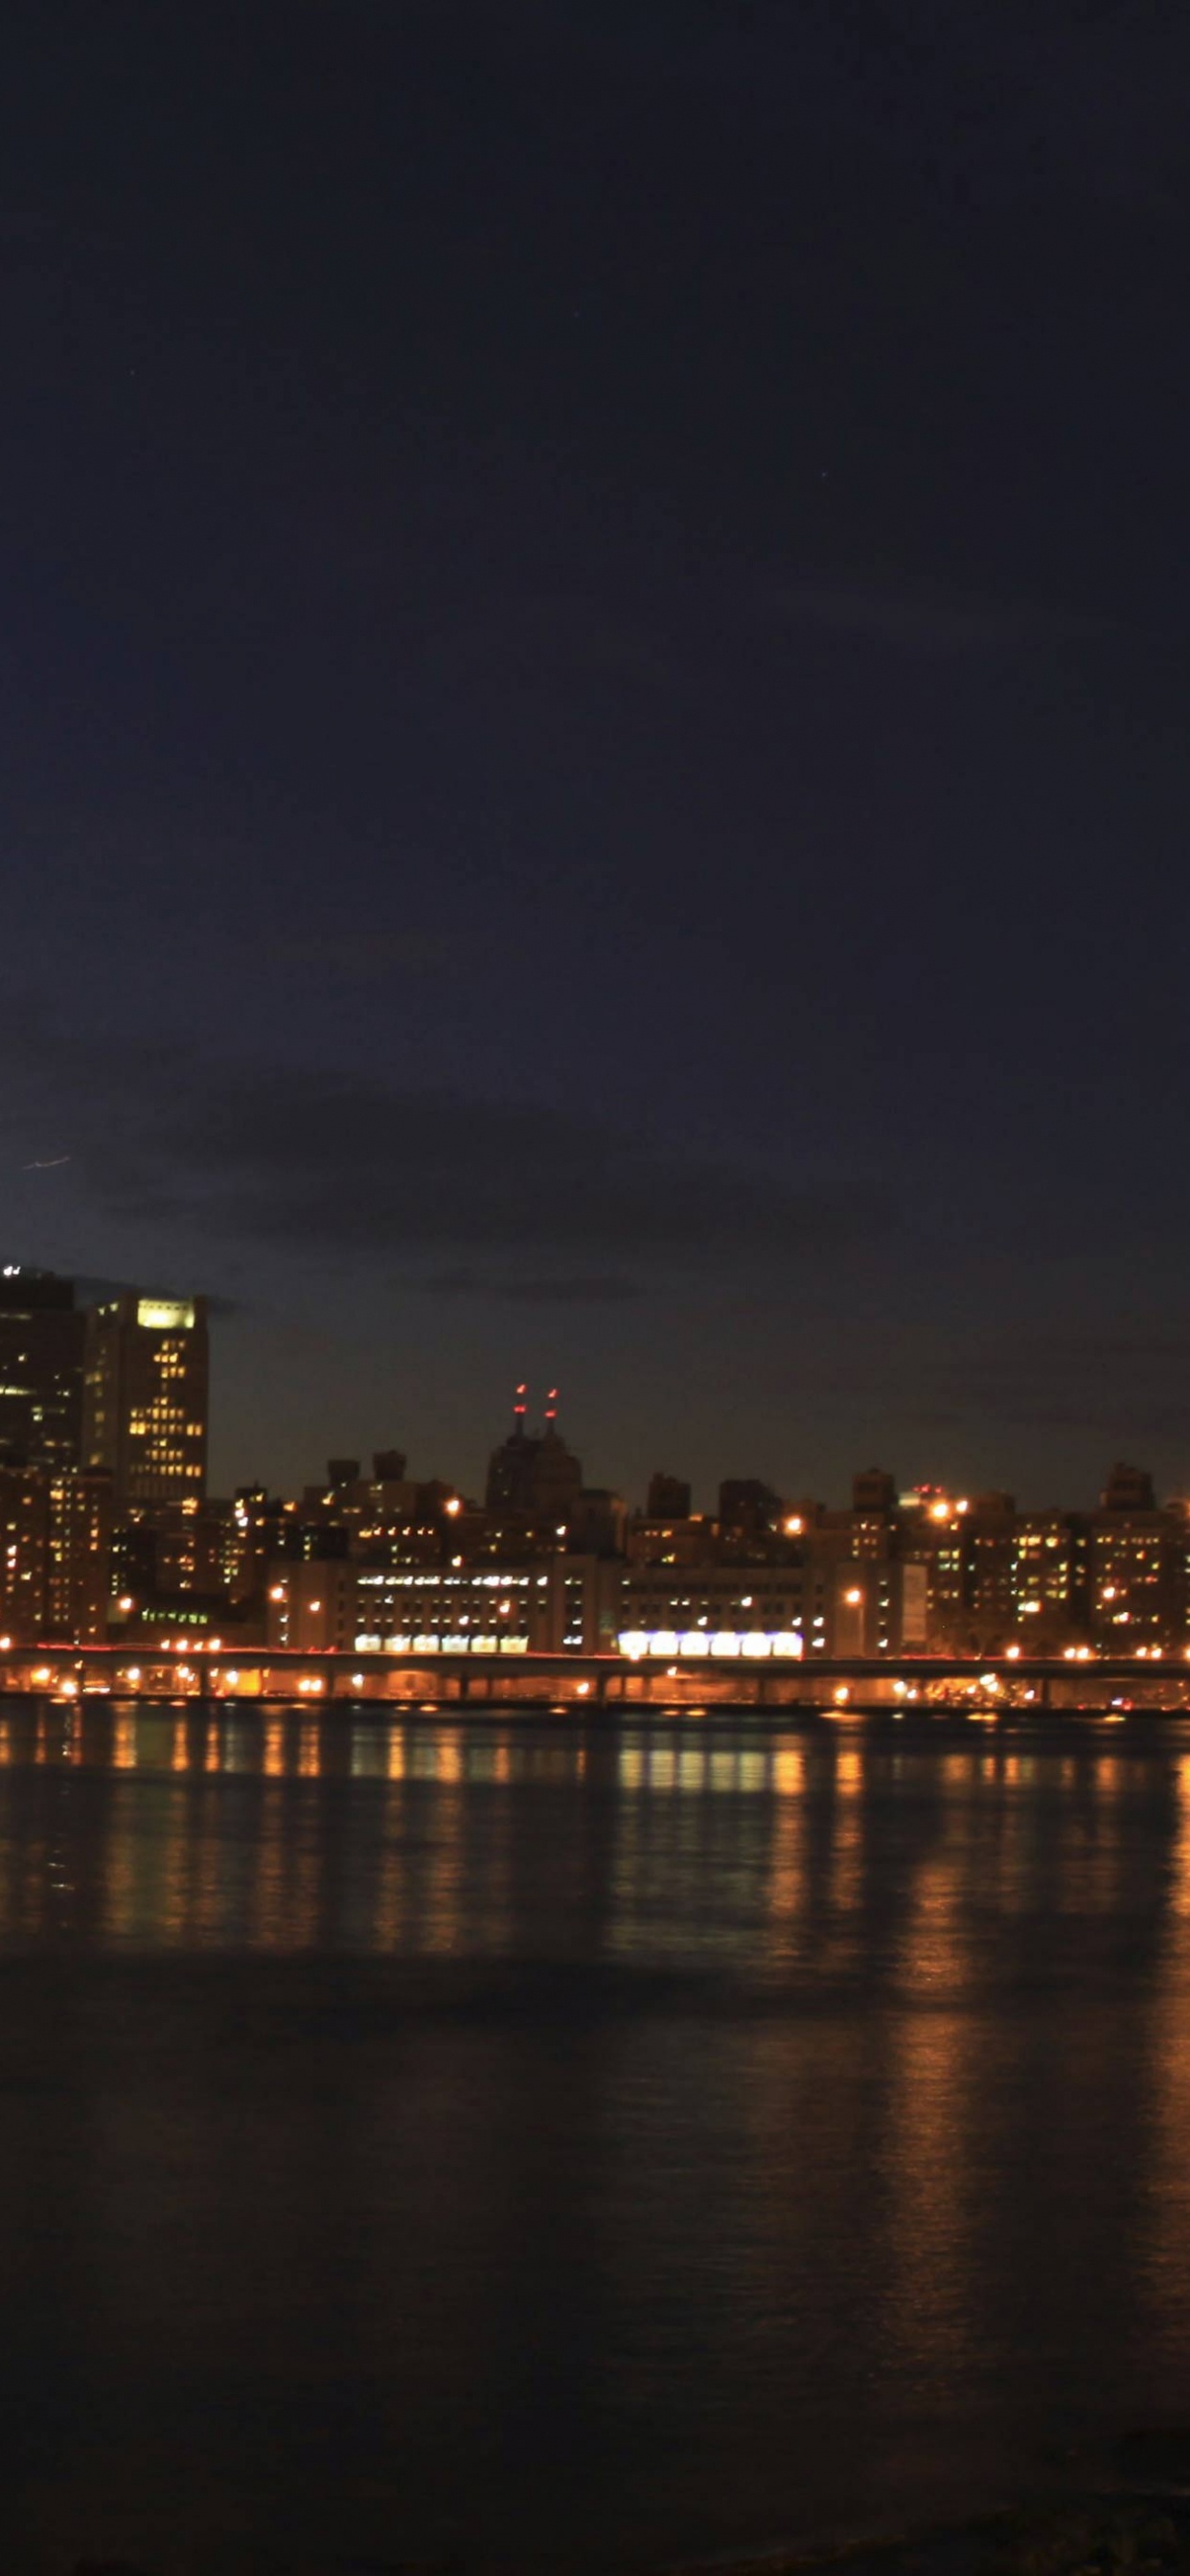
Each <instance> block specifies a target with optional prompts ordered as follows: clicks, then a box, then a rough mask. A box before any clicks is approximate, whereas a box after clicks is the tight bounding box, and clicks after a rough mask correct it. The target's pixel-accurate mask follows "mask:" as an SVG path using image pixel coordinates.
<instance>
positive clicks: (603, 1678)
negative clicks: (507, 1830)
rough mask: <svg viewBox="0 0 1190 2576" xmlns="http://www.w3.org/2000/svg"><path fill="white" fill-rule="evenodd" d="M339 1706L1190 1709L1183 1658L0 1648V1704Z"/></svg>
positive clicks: (841, 1711)
mask: <svg viewBox="0 0 1190 2576" xmlns="http://www.w3.org/2000/svg"><path fill="white" fill-rule="evenodd" d="M5 1694H19V1695H21V1696H27V1697H35V1698H46V1699H53V1700H72V1699H79V1698H92V1697H100V1698H112V1699H120V1700H131V1701H137V1700H140V1701H145V1702H153V1701H168V1702H170V1703H174V1704H176V1703H177V1702H178V1701H184V1700H191V1699H192V1700H199V1701H204V1702H211V1701H215V1702H217V1701H234V1702H238V1703H245V1702H246V1703H249V1704H251V1703H252V1702H254V1701H255V1702H259V1703H267V1704H269V1705H276V1704H278V1703H288V1704H293V1705H295V1706H298V1707H301V1706H305V1707H308V1708H311V1709H314V1708H317V1707H319V1706H323V1707H326V1706H328V1705H330V1704H337V1703H340V1702H343V1703H347V1704H349V1705H352V1706H358V1705H360V1704H361V1703H362V1704H365V1705H377V1704H378V1705H379V1706H382V1707H383V1706H391V1707H393V1708H394V1709H406V1710H407V1709H408V1708H409V1707H410V1706H413V1707H421V1708H434V1709H437V1708H443V1709H445V1708H455V1709H461V1708H468V1709H472V1710H474V1712H475V1713H476V1715H479V1714H481V1713H482V1711H483V1710H484V1709H485V1708H493V1709H506V1708H509V1707H517V1706H520V1707H538V1708H550V1709H560V1710H566V1709H570V1708H573V1710H574V1711H575V1713H576V1715H577V1714H581V1713H583V1712H584V1711H585V1712H587V1713H590V1712H591V1711H592V1710H594V1709H600V1708H606V1709H607V1710H609V1711H611V1710H617V1711H618V1710H621V1709H623V1710H628V1709H633V1708H656V1709H670V1710H675V1711H678V1710H682V1709H686V1710H689V1711H691V1712H692V1713H693V1712H694V1711H696V1710H699V1711H709V1710H711V1709H724V1710H726V1709H728V1708H742V1709H752V1710H762V1709H767V1710H772V1711H774V1712H776V1711H778V1710H781V1709H784V1708H789V1709H794V1708H799V1707H800V1708H819V1709H824V1710H826V1711H828V1712H830V1713H832V1714H834V1715H835V1716H837V1717H839V1718H845V1717H846V1716H848V1715H859V1714H861V1713H863V1712H864V1711H866V1710H875V1709H886V1710H895V1709H904V1708H911V1707H927V1708H928V1707H948V1708H956V1707H963V1706H968V1707H970V1708H971V1709H972V1711H973V1712H979V1713H981V1714H987V1715H991V1714H993V1713H994V1712H995V1711H996V1710H997V1709H1007V1708H1020V1709H1025V1708H1038V1709H1040V1708H1053V1709H1063V1708H1065V1709H1070V1710H1076V1709H1087V1710H1103V1711H1110V1710H1112V1709H1125V1710H1126V1709H1127V1708H1129V1707H1131V1708H1137V1709H1142V1708H1149V1709H1162V1708H1164V1709H1170V1710H1178V1709H1190V1659H1188V1657H1187V1654H1185V1653H1181V1654H1169V1655H1165V1656H1158V1655H1156V1654H1153V1655H1149V1656H1144V1657H1141V1656H1139V1655H1135V1656H1132V1657H1127V1658H1125V1657H1114V1656H1113V1657H1111V1658H1108V1657H1088V1656H1085V1655H1084V1657H1081V1658H1068V1657H1053V1658H1041V1657H1035V1658H1030V1659H1026V1658H1024V1657H1008V1656H1001V1657H991V1658H988V1657H979V1658H973V1657H970V1656H949V1655H911V1656H895V1657H894V1656H888V1657H884V1656H882V1657H881V1658H880V1659H879V1660H875V1659H871V1658H867V1659H865V1658H863V1657H845V1658H835V1659H833V1660H831V1661H827V1660H826V1659H825V1658H822V1659H819V1658H815V1659H814V1660H813V1662H811V1661H809V1660H806V1661H798V1662H794V1661H790V1662H788V1663H785V1662H778V1661H776V1660H767V1661H765V1662H755V1663H753V1662H749V1661H746V1660H743V1659H740V1660H735V1659H732V1660H731V1661H726V1662H721V1663H709V1662H704V1661H701V1660H700V1661H698V1662H694V1661H691V1662H689V1663H683V1662H681V1661H680V1660H679V1661H677V1662H675V1663H670V1664H661V1663H659V1662H656V1661H654V1660H652V1659H651V1658H649V1659H642V1660H640V1661H639V1662H637V1661H632V1660H630V1659H628V1658H627V1657H625V1656H623V1655H618V1654H613V1655H577V1654H552V1655H548V1654H521V1655H516V1656H509V1655H473V1654H420V1655H418V1654H409V1655H401V1656H392V1655H386V1654H358V1653H355V1654H337V1653H327V1652H322V1653H314V1654H310V1653H302V1652H300V1651H298V1650H286V1649H279V1648H276V1647H263V1646H228V1645H221V1646H219V1647H218V1648H207V1647H201V1648H200V1647H196V1646H194V1645H189V1646H186V1647H184V1648H183V1647H178V1648H176V1649H175V1648H170V1649H168V1650H166V1649H163V1648H162V1647H161V1646H159V1645H153V1646H147V1645H144V1644H140V1645H138V1646H133V1645H130V1644H122V1645H118V1646H113V1645H104V1646H69V1645H61V1644H47V1645H40V1646H24V1645H21V1646H18V1645H10V1646H0V1697H3V1696H4V1695H5Z"/></svg>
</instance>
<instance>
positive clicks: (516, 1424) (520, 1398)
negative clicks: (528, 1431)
mask: <svg viewBox="0 0 1190 2576" xmlns="http://www.w3.org/2000/svg"><path fill="white" fill-rule="evenodd" d="M528 1393H529V1390H528V1387H526V1386H518V1388H517V1391H516V1395H515V1398H514V1400H513V1407H512V1427H513V1432H514V1434H517V1433H520V1432H522V1431H523V1430H524V1428H525V1402H526V1398H527V1396H528Z"/></svg>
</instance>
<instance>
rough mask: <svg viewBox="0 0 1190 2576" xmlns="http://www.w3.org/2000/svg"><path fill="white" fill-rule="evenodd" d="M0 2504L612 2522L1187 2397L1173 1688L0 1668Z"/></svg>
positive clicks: (270, 2559) (836, 2515) (455, 2533)
mask: <svg viewBox="0 0 1190 2576" xmlns="http://www.w3.org/2000/svg"><path fill="white" fill-rule="evenodd" d="M0 2035H2V2044H3V2053H2V2056H0V2087H2V2090H0V2401H2V2402H0V2540H2V2541H3V2542H4V2543H5V2544H6V2545H9V2555H8V2556H4V2557H3V2564H4V2566H5V2568H6V2569H7V2568H8V2566H9V2564H10V2562H11V2565H12V2566H13V2567H20V2568H25V2567H26V2566H27V2567H29V2568H30V2569H36V2570H43V2569H44V2570H51V2569H53V2570H58V2569H61V2568H62V2567H64V2566H67V2565H69V2564H70V2563H71V2561H72V2558H73V2557H74V2556H76V2555H78V2554H81V2553H82V2552H83V2551H84V2549H88V2550H93V2551H96V2552H98V2551H99V2550H107V2551H111V2552H115V2551H117V2550H121V2551H124V2552H126V2553H127V2554H128V2555H130V2556H135V2557H137V2558H139V2559H140V2560H142V2561H143V2562H144V2563H145V2564H147V2565H149V2566H151V2567H155V2568H160V2569H161V2570H162V2571H169V2570H179V2571H184V2576H219V2572H220V2571H223V2570H225V2569H226V2570H235V2571H237V2576H241V2571H247V2570H249V2569H252V2570H254V2571H255V2570H272V2569H274V2568H278V2569H279V2568H283V2567H285V2568H299V2567H300V2568H318V2569H320V2570H328V2571H329V2570H332V2569H334V2570H340V2569H354V2570H364V2569H379V2568H381V2567H385V2566H392V2565H394V2564H395V2563H397V2562H399V2561H402V2560H426V2559H432V2558H441V2557H445V2556H447V2555H449V2554H450V2553H457V2554H458V2555H459V2556H460V2557H462V2558H463V2559H464V2560H465V2562H466V2564H467V2565H468V2566H472V2565H475V2566H481V2567H487V2566H489V2565H493V2564H500V2565H504V2566H506V2567H512V2566H514V2565H515V2566H517V2567H529V2566H533V2567H540V2568H547V2567H548V2568H566V2567H574V2568H582V2569H593V2568H596V2567H600V2568H602V2567H611V2566H617V2567H623V2566H636V2565H638V2564H645V2565H650V2564H651V2565H656V2564H659V2563H660V2562H661V2561H663V2560H664V2559H665V2558H666V2557H667V2556H673V2555H677V2554H681V2553H690V2554H694V2553H703V2552H706V2553H710V2552H713V2551H730V2550H739V2551H741V2552H743V2551H745V2550H748V2549H755V2548H761V2547H764V2546H766V2545H769V2544H776V2543H777V2542H779V2541H781V2540H783V2539H786V2538H793V2539H797V2538H799V2537H801V2536H804V2535H808V2534H816V2533H819V2532H822V2531H824V2530H827V2529H832V2528H834V2529H855V2528H857V2527H864V2526H867V2525H869V2524H871V2523H874V2522H875V2523H879V2522H883V2521H886V2520H888V2519H891V2518H893V2517H895V2516H898V2515H900V2514H902V2513H904V2512H906V2511H910V2512H914V2513H916V2512H932V2511H935V2510H940V2509H947V2508H949V2507H950V2506H951V2505H953V2504H954V2503H956V2502H958V2503H961V2504H963V2505H968V2504H971V2503H975V2502H978V2501H981V2500H982V2499H984V2498H988V2497H991V2498H994V2497H995V2496H996V2495H997V2494H998V2493H1000V2492H1008V2491H1011V2490H1012V2489H1014V2488H1016V2487H1017V2486H1019V2485H1021V2484H1023V2483H1025V2482H1027V2481H1028V2480H1029V2479H1030V2478H1031V2477H1032V2476H1033V2474H1034V2473H1035V2472H1036V2471H1037V2469H1038V2467H1039V2465H1041V2464H1042V2463H1043V2459H1044V2453H1045V2451H1046V2448H1047V2446H1048V2445H1051V2444H1054V2443H1058V2442H1064V2441H1077V2440H1082V2439H1084V2438H1090V2437H1094V2436H1096V2435H1098V2434H1099V2433H1101V2432H1104V2431H1107V2432H1112V2431H1116V2430H1119V2429H1122V2428H1124V2427H1126V2426H1127V2425H1128V2424H1130V2423H1132V2422H1134V2421H1138V2420H1139V2421H1142V2422H1143V2421H1153V2420H1154V2419H1159V2418H1168V2417H1170V2416H1175V2417H1176V2416H1181V2417H1183V2418H1185V2417H1187V2416H1190V1732H1188V1731H1187V1728H1186V1726H1185V1725H1184V1724H1183V1723H1182V1722H1174V1721H1169V1722H1168V1723H1165V1724H1162V1723H1161V1722H1160V1721H1154V1720H1151V1719H1150V1720H1141V1719H1133V1720H1130V1721H1128V1722H1127V1723H1126V1724H1124V1725H1118V1724H1117V1725H1103V1724H1099V1725H1096V1724H1094V1723H1092V1722H1087V1723H1085V1724H1081V1723H1078V1722H1069V1723H1066V1724H1062V1723H1058V1722H1055V1723H1050V1724H1048V1725H1044V1726H1043V1725H1039V1724H1031V1725H1030V1726H1029V1727H1028V1728H1027V1729H1026V1728H1025V1727H1023V1726H1022V1727H1021V1728H1019V1729H1014V1728H1010V1727H1007V1726H1001V1727H998V1728H993V1729H991V1730H989V1729H986V1728H983V1727H977V1726H974V1725H971V1724H969V1723H963V1722H960V1721H953V1722H952V1721H939V1720H935V1721H930V1720H922V1721H919V1722H918V1724H917V1726H916V1729H915V1730H911V1728H910V1727H909V1726H908V1725H907V1724H896V1723H895V1722H894V1721H892V1720H891V1719H890V1720H887V1721H884V1722H881V1723H875V1722H874V1723H872V1724H870V1725H867V1726H857V1725H852V1726H846V1727H843V1726H839V1725H830V1724H827V1723H826V1722H818V1721H813V1720H804V1721H799V1722H798V1723H797V1724H796V1725H795V1726H790V1727H782V1728H780V1729H779V1730H778V1729H769V1728H761V1727H759V1726H758V1725H757V1724H756V1722H755V1721H754V1720H752V1719H748V1718H741V1719H740V1720H739V1721H737V1722H736V1723H735V1724H734V1725H731V1724H728V1723H726V1722H724V1721H723V1720H722V1719H715V1720H714V1721H709V1720H686V1721H684V1722H678V1723H674V1724H667V1723H665V1722H664V1721H661V1720H653V1721H651V1722H649V1723H648V1724H647V1725H639V1724H637V1725H631V1726H622V1727H621V1726H616V1725H614V1724H612V1723H607V1724H598V1725H597V1724H594V1723H593V1724H591V1725H590V1726H589V1727H587V1728H586V1729H581V1728H576V1726H575V1723H574V1721H573V1720H572V1719H568V1720H566V1721H564V1722H563V1721H558V1722H554V1723H551V1722H549V1721H548V1720H543V1721H538V1722H536V1723H534V1722H531V1721H526V1720H516V1721H514V1722H512V1723H510V1722H509V1721H508V1720H507V1719H506V1718H505V1717H503V1716H501V1717H498V1718H491V1719H488V1720H485V1719H484V1718H482V1717H475V1718H473V1719H471V1720H469V1721H468V1722H467V1723H466V1724H464V1725H457V1724H453V1723H449V1722H446V1723H444V1722H442V1721H440V1720H438V1719H437V1718H434V1717H429V1716H427V1717H421V1718H414V1719H413V1720H412V1721H409V1722H404V1723H400V1724H396V1725H393V1726H390V1725H388V1724H386V1723H384V1722H382V1721H373V1720H360V1721H358V1722H356V1721H353V1720H352V1719H351V1717H350V1716H349V1715H347V1714H346V1713H341V1714H340V1715H338V1716H337V1717H336V1718H335V1719H334V1720H333V1721H332V1720H326V1721H324V1722H322V1723H321V1724H320V1723H319V1722H318V1721H317V1720H311V1719H309V1718H305V1717H299V1716H298V1715H296V1714H295V1715H294V1716H293V1717H292V1718H280V1717H275V1718H269V1719H257V1718H253V1717H242V1716H240V1715H236V1716H234V1717H229V1718H219V1719H215V1718H211V1719H210V1720H209V1721H208V1719H207V1718H206V1717H205V1716H203V1715H201V1714H200V1715H197V1716H196V1715H194V1714H193V1713H190V1712H186V1713H183V1712H181V1711H178V1712H168V1713H165V1714H163V1715H160V1716H154V1715H149V1716H145V1715H142V1716H139V1717H137V1716H133V1715H132V1714H131V1713H126V1712H122V1711H120V1710H116V1709H111V1710H109V1709H106V1708H103V1709H96V1710H94V1711H92V1710H91V1709H88V1710H87V1712H86V1714H85V1716H83V1717H81V1718H80V1717H79V1716H78V1715H77V1714H76V1715H75V1716H73V1717H72V1715H71V1713H70V1712H69V1711H68V1710H63V1709H60V1708H55V1709H52V1710H49V1711H43V1712H42V1713H41V1715H40V1716H36V1715H35V1714H34V1713H33V1712H32V1711H16V1712H13V1711H9V1712H8V1713H7V1714H5V1715H4V1716H3V1717H2V1718H0Z"/></svg>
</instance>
